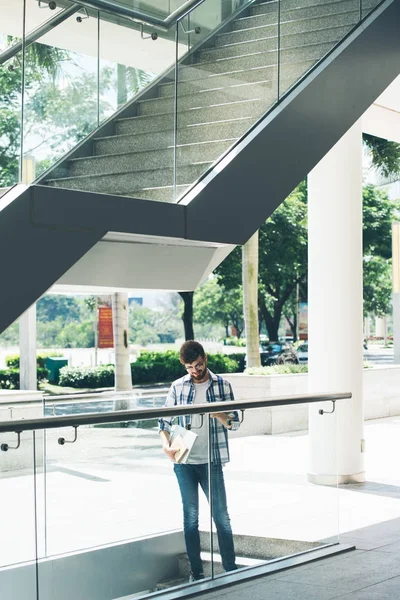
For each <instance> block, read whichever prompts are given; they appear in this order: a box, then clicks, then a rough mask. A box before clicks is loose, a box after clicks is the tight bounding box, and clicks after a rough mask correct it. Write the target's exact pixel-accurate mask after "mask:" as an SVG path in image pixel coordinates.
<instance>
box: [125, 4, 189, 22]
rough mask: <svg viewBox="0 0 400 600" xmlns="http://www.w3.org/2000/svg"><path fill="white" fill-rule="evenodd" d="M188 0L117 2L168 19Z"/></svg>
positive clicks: (146, 13)
mask: <svg viewBox="0 0 400 600" xmlns="http://www.w3.org/2000/svg"><path fill="white" fill-rule="evenodd" d="M187 3H188V0H117V1H116V2H115V4H117V5H120V6H123V7H126V8H134V9H138V10H140V12H141V13H144V14H145V15H149V16H153V17H157V18H159V19H166V18H167V17H168V16H169V15H171V14H172V13H174V12H175V11H176V10H179V9H180V8H182V7H183V6H184V5H185V4H187Z"/></svg>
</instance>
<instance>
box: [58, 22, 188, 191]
mask: <svg viewBox="0 0 400 600" xmlns="http://www.w3.org/2000/svg"><path fill="white" fill-rule="evenodd" d="M100 16H101V19H100V22H99V31H98V34H99V54H100V61H99V100H100V105H99V120H100V122H102V121H103V120H104V119H106V118H108V117H111V116H112V115H113V114H114V113H115V111H116V110H120V111H121V112H120V114H119V118H116V117H115V120H114V122H113V123H111V124H110V125H109V126H107V128H106V129H104V130H101V131H100V132H99V134H98V135H96V137H95V139H94V143H93V144H90V145H88V146H87V147H84V148H83V149H82V150H81V151H80V155H79V158H77V159H74V160H71V161H69V162H67V161H66V162H65V163H63V164H62V166H61V168H60V169H56V170H55V171H54V172H52V173H51V174H50V176H49V177H50V181H49V182H48V183H50V184H51V185H56V186H57V187H67V188H72V189H82V190H86V191H94V192H101V193H106V194H116V195H124V196H134V197H139V198H148V199H151V200H152V199H154V200H160V199H161V200H164V199H165V200H167V201H170V200H172V189H173V188H172V183H173V156H174V151H173V141H174V136H173V131H174V129H173V106H174V100H173V97H172V96H170V95H168V94H164V93H161V92H160V94H159V93H158V91H157V88H153V87H152V82H153V80H154V79H156V78H157V77H158V76H160V74H161V73H164V72H166V76H165V79H164V80H163V83H164V86H160V90H161V88H162V87H163V88H169V87H170V86H172V89H174V78H175V69H174V67H173V64H174V61H175V56H176V44H175V39H174V31H173V30H171V31H169V32H166V33H165V32H159V33H158V38H157V40H152V39H151V37H150V34H151V33H152V32H154V29H151V28H145V32H142V31H141V28H140V25H139V24H138V23H133V22H132V23H130V22H129V21H127V20H126V19H125V20H121V19H116V18H113V17H112V16H111V17H110V15H109V14H108V13H101V15H100ZM90 20H92V21H95V22H96V23H97V20H95V19H94V20H93V19H92V18H90V19H89V20H87V19H86V20H84V21H83V22H82V23H81V25H79V27H83V28H85V27H86V26H87V23H88V22H89V21H90ZM92 33H93V36H94V34H95V33H96V36H97V32H95V31H93V32H92ZM96 39H97V37H96ZM96 44H97V42H96ZM96 48H97V46H96ZM127 48H129V51H127ZM184 50H185V49H184ZM94 51H96V49H95V48H94ZM84 64H85V65H86V64H88V63H87V61H86V62H85V63H84ZM94 68H97V67H96V65H94ZM80 76H81V78H82V77H83V75H82V74H81V75H80ZM93 77H95V74H94V72H93ZM167 82H168V83H167ZM93 83H95V79H94V80H93ZM95 88H96V86H95ZM147 88H148V89H147ZM79 89H81V88H79ZM83 91H84V90H83ZM93 91H94V92H96V89H94V90H93ZM136 96H138V98H137V99H138V102H137V103H135V104H132V105H129V101H130V100H132V98H134V97H136ZM85 102H87V103H89V105H90V106H92V107H93V108H94V109H95V108H96V102H94V103H93V102H91V100H90V94H88V95H87V100H85ZM125 105H126V106H125ZM79 119H80V121H78V123H80V124H79V126H76V128H75V130H74V132H75V133H76V134H77V135H78V134H79V136H83V135H86V134H87V133H89V132H90V130H91V129H93V127H92V126H91V125H90V123H89V122H88V123H87V124H86V126H83V125H84V124H83V123H82V115H79ZM72 121H73V119H72ZM93 126H95V125H93ZM72 145H73V144H72ZM56 177H57V179H55V178H56Z"/></svg>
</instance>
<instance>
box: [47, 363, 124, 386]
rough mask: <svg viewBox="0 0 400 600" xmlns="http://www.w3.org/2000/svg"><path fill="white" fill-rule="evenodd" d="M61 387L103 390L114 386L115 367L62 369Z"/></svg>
mask: <svg viewBox="0 0 400 600" xmlns="http://www.w3.org/2000/svg"><path fill="white" fill-rule="evenodd" d="M59 385H61V386H64V387H74V388H91V389H93V388H103V387H113V386H114V366H113V365H102V366H100V367H62V368H61V369H60V379H59Z"/></svg>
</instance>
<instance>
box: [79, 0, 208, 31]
mask: <svg viewBox="0 0 400 600" xmlns="http://www.w3.org/2000/svg"><path fill="white" fill-rule="evenodd" d="M75 2H76V3H77V4H79V5H80V6H84V7H87V8H94V9H95V10H101V11H104V12H108V13H112V14H113V15H119V16H121V17H127V18H129V19H134V20H136V21H139V22H141V23H145V24H148V25H154V26H155V27H159V28H161V29H164V30H168V29H170V27H172V26H173V25H175V23H176V22H177V21H180V20H181V19H183V18H184V17H185V16H186V15H187V14H188V13H189V12H191V11H192V10H193V8H195V7H197V6H199V5H200V4H203V2H204V0H186V2H184V4H182V6H180V7H179V8H177V9H176V10H174V11H173V12H172V13H171V14H170V15H168V16H167V17H166V18H165V19H162V18H161V17H156V16H155V15H150V14H148V13H147V12H145V11H143V10H139V9H138V8H130V7H129V6H123V5H121V4H118V2H115V0H75Z"/></svg>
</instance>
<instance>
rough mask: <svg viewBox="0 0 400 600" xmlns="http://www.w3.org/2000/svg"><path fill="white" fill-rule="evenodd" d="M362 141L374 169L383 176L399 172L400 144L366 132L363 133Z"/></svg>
mask: <svg viewBox="0 0 400 600" xmlns="http://www.w3.org/2000/svg"><path fill="white" fill-rule="evenodd" d="M363 141H364V144H365V146H366V147H367V148H368V150H369V151H370V153H371V159H372V164H373V166H374V167H375V169H377V170H378V171H379V172H380V173H381V174H382V175H383V176H384V177H390V176H393V175H399V174H400V144H397V143H396V142H390V141H388V140H384V139H383V138H379V137H376V136H374V135H369V134H367V133H364V134H363Z"/></svg>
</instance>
